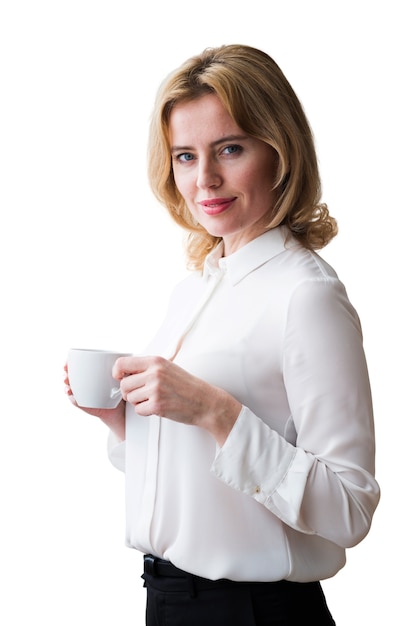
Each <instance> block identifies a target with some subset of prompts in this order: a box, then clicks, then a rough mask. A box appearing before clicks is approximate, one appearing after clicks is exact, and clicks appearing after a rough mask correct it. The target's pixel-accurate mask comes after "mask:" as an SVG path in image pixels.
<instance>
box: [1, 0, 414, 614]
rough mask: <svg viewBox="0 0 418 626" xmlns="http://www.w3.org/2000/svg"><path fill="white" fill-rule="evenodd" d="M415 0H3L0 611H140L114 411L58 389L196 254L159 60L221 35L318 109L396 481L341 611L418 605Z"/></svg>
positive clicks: (313, 117) (165, 62)
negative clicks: (188, 243) (81, 351)
mask: <svg viewBox="0 0 418 626" xmlns="http://www.w3.org/2000/svg"><path fill="white" fill-rule="evenodd" d="M414 4H415V3H414V2H413V1H412V0H411V2H408V1H406V0H396V2H395V1H393V2H387V1H385V0H380V1H377V0H376V2H373V1H370V0H350V1H341V2H340V1H338V0H334V1H331V0H330V1H328V2H327V1H326V0H322V1H321V0H312V1H311V0H306V1H305V2H303V1H299V0H291V1H289V0H286V1H285V2H282V1H281V0H275V1H271V0H258V1H257V2H249V1H247V0H212V1H211V2H206V3H201V2H196V1H193V2H190V1H189V0H183V1H182V2H173V1H172V0H170V1H166V2H161V1H159V0H157V1H155V2H151V1H149V2H145V3H144V2H142V1H141V0H137V1H133V0H131V1H130V0H71V1H70V0H61V1H60V0H49V1H48V0H33V1H31V0H26V1H25V0H3V2H2V4H1V8H0V90H1V97H0V203H1V204H0V207H1V222H0V228H1V230H0V241H1V243H0V255H1V258H0V267H1V296H2V299H1V325H0V333H1V337H0V367H1V376H0V380H1V385H2V388H1V430H0V433H1V452H0V477H1V491H0V501H1V510H0V516H1V517H0V522H1V532H0V573H1V581H0V584H1V601H0V622H1V623H2V624H4V625H5V626H15V625H19V626H21V625H23V624H29V623H35V622H36V623H38V622H39V623H42V624H43V625H44V626H50V625H51V626H52V625H54V626H56V625H57V624H59V625H60V626H67V625H70V624H71V625H72V624H79V625H81V626H84V625H90V624H100V625H101V626H107V625H113V624H115V623H118V624H123V625H124V626H134V625H137V624H142V623H143V611H144V599H145V595H144V591H143V589H142V587H141V580H140V573H141V556H140V555H139V554H136V553H135V552H134V551H132V550H129V549H127V548H125V546H124V494H123V476H122V474H120V473H119V472H117V470H115V469H114V468H113V467H112V466H111V465H110V464H109V462H108V460H107V456H106V449H105V445H106V431H105V428H104V427H103V426H102V425H101V424H100V423H98V422H96V421H95V419H94V418H92V417H89V416H87V415H85V414H83V413H82V412H79V411H77V410H76V409H74V408H73V407H72V406H71V405H70V404H69V402H68V401H67V399H66V397H65V396H64V393H63V383H62V378H63V371H62V367H63V364H64V362H65V359H66V353H67V349H68V348H69V347H71V346H73V347H76V346H83V347H87V346H88V347H102V348H114V349H121V350H130V351H138V350H140V349H141V347H142V346H143V345H144V344H145V343H146V342H147V341H148V339H149V338H150V336H151V335H152V333H153V332H154V330H155V328H156V326H157V325H158V323H159V321H160V319H161V317H162V315H163V313H164V310H165V304H166V301H167V297H168V294H169V292H170V291H171V288H172V286H173V285H174V283H175V282H177V280H178V279H179V278H180V277H182V276H183V275H184V273H185V268H184V258H183V251H182V233H181V232H179V230H178V228H177V227H176V226H174V225H173V224H172V223H171V221H170V219H169V217H168V216H167V215H166V214H165V212H164V210H163V209H162V208H161V207H160V206H159V205H157V204H156V202H155V200H154V199H153V198H152V197H151V195H150V192H149V191H148V186H147V180H146V171H145V153H146V138H147V128H148V117H149V113H150V110H151V107H152V102H153V99H154V95H155V91H156V89H157V86H158V85H159V83H160V81H161V80H162V78H163V77H164V76H165V75H166V74H167V73H168V72H169V71H171V69H173V68H174V67H177V66H178V65H179V64H180V63H181V62H182V61H183V60H185V59H186V58H187V57H188V56H190V55H192V54H194V53H197V52H200V51H201V50H202V49H203V48H205V47H207V46H212V45H219V44H222V43H246V44H250V45H254V46H257V47H260V48H262V49H264V50H265V51H266V52H268V53H270V54H271V55H272V56H273V57H274V58H275V59H276V60H277V61H278V63H279V65H281V67H282V69H283V70H284V72H285V74H286V75H287V77H288V78H289V80H290V82H291V83H292V85H293V86H294V88H295V90H296V92H297V93H298V95H299V97H300V99H301V100H302V102H303V104H304V106H305V108H306V111H307V114H308V117H309V119H310V122H311V124H312V126H313V129H314V132H315V135H316V140H317V147H318V154H319V158H320V166H321V172H322V178H323V187H324V194H323V198H324V200H325V201H326V202H327V203H328V204H329V206H330V209H331V212H332V213H333V214H334V215H335V216H336V217H337V219H338V221H339V225H340V235H339V236H338V238H337V239H336V240H335V241H334V242H333V243H332V244H330V246H329V247H328V248H326V249H325V250H324V251H323V256H324V257H325V258H326V259H327V260H328V261H330V262H331V263H332V264H333V265H334V266H335V268H336V269H337V271H338V273H339V275H340V277H341V279H342V280H343V282H344V283H345V284H346V286H347V290H348V293H349V296H350V298H351V300H352V301H353V303H354V305H355V306H356V308H357V310H358V311H359V314H360V317H361V319H362V323H363V329H364V334H365V347H366V351H367V356H368V361H369V367H370V376H371V380H372V386H373V393H374V402H375V414H376V432H377V444H378V457H377V475H378V479H379V482H380V483H381V486H382V500H381V504H380V506H379V508H378V511H377V513H376V516H375V520H374V524H373V527H372V530H371V533H370V534H369V536H368V537H367V538H366V540H365V541H364V542H363V543H362V544H361V545H360V546H358V547H356V548H354V549H353V550H350V551H349V553H348V564H347V566H346V568H345V569H344V570H343V571H342V572H341V573H340V574H338V575H337V576H336V577H335V578H334V579H332V580H330V581H326V582H325V583H324V589H325V592H326V594H327V598H328V602H329V605H330V608H331V610H332V612H333V614H334V617H335V618H336V621H337V625H338V626H353V624H355V625H356V626H366V625H370V624H381V623H383V622H384V623H390V624H412V623H416V622H415V621H414V620H416V612H415V610H414V605H415V602H416V599H415V596H416V591H415V581H414V573H412V571H411V570H410V568H409V563H412V565H413V566H414V565H415V563H416V559H417V550H416V541H415V537H416V530H415V515H414V510H415V503H414V500H415V493H416V464H415V463H414V456H415V437H416V434H417V426H416V420H417V411H416V402H415V396H416V393H415V389H416V381H415V373H416V350H417V341H416V340H417V337H416V330H415V326H416V319H417V308H416V304H415V295H416V293H414V292H416V286H417V279H416V268H417V263H416V258H415V253H414V249H415V246H416V231H415V224H416V221H415V213H416V210H417V193H416V169H417V163H416V145H417V124H416V111H417V107H418V102H417V96H416V58H417V57H416V55H417V46H416V29H415V18H414V17H413V6H414Z"/></svg>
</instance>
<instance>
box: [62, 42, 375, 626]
mask: <svg viewBox="0 0 418 626" xmlns="http://www.w3.org/2000/svg"><path fill="white" fill-rule="evenodd" d="M149 176H150V182H151V186H152V189H153V191H154V193H155V195H156V197H157V198H158V199H159V200H160V201H161V202H162V203H163V204H164V205H165V206H166V207H167V209H168V211H169V213H170V214H171V216H172V217H173V218H174V219H175V220H176V222H177V223H178V224H180V225H181V226H182V227H183V228H185V229H186V231H187V232H188V248H187V249H188V258H189V262H190V267H191V269H193V272H192V273H191V274H190V276H189V277H187V278H186V279H185V280H184V281H183V282H182V283H181V284H180V285H179V286H178V287H177V289H176V290H175V292H174V294H173V296H172V298H171V301H170V305H169V308H168V313H167V318H166V321H165V322H164V323H163V325H162V328H161V329H160V331H159V333H158V334H157V336H156V337H155V339H154V340H153V341H152V343H151V344H150V346H149V347H148V350H147V353H146V355H145V356H134V357H124V358H121V359H119V360H118V361H117V362H116V364H115V367H114V376H115V378H117V379H119V380H120V381H121V389H122V393H123V402H121V404H120V405H119V407H118V408H117V409H115V410H113V411H96V412H95V414H96V415H98V417H100V418H101V419H102V420H103V421H104V422H105V423H106V424H107V425H108V426H109V428H110V430H111V437H110V441H109V446H110V457H111V460H112V461H113V463H114V464H115V465H116V466H118V467H119V468H121V469H123V470H124V471H125V473H126V494H127V544H128V545H129V546H131V547H133V548H135V549H138V550H139V551H141V552H143V553H144V554H145V557H144V575H143V578H144V580H145V586H146V587H147V622H146V623H147V624H148V625H151V626H155V625H158V626H161V625H174V624H181V625H182V626H187V625H189V624H190V625H193V626H196V625H197V624H198V625H199V626H204V625H205V624H210V625H211V626H213V624H216V625H217V626H223V625H227V624H228V625H231V624H239V625H240V626H246V625H255V624H256V625H258V626H259V625H267V624H269V625H276V624H277V625H278V624H281V625H284V624H286V625H290V624H304V623H308V621H309V623H313V624H318V626H319V625H324V626H325V625H328V624H334V621H333V619H332V617H331V615H330V613H329V611H328V608H327V605H326V601H325V599H324V596H323V593H322V590H321V586H320V583H319V581H320V580H321V579H324V578H328V577H330V576H333V575H334V574H336V572H337V571H338V570H340V569H341V568H342V567H343V565H344V563H345V549H346V548H348V547H351V546H354V545H355V544H357V543H358V542H359V541H361V540H362V539H363V538H364V537H365V535H366V534H367V533H368V531H369V529H370V525H371V520H372V516H373V513H374V510H375V508H376V506H377V503H378V499H379V487H378V485H377V483H376V481H375V479H374V432H373V414H372V402H371V394H370V387H369V380H368V373H367V366H366V362H365V357H364V352H363V347H362V336H361V328H360V322H359V320H358V317H357V314H356V312H355V310H354V309H353V307H352V305H351V304H350V302H349V300H348V298H347V295H346V292H345V289H344V287H343V285H342V283H341V282H340V281H339V279H338V277H337V275H336V273H335V272H334V270H333V269H332V268H331V267H330V266H329V265H328V264H327V263H326V262H325V261H324V260H322V259H321V258H320V257H319V256H318V254H317V253H316V252H315V250H317V249H320V248H322V247H323V246H325V245H326V244H327V243H328V242H329V241H330V240H331V239H332V238H333V237H334V236H335V234H336V232H337V227H336V222H335V220H334V219H333V218H332V217H331V216H330V215H329V213H328V210H327V207H326V205H324V204H321V203H320V181H319V174H318V167H317V160H316V155H315V149H314V145H313V138H312V133H311V131H310V128H309V125H308V122H307V120H306V117H305V114H304V112H303V109H302V107H301V104H300V103H299V101H298V99H297V97H296V95H295V93H294V91H293V90H292V88H291V86H290V85H289V83H288V82H287V80H286V78H285V77H284V75H283V73H282V72H281V70H280V69H279V67H278V66H277V65H276V63H275V62H274V61H273V60H272V59H271V58H270V57H269V56H268V55H266V54H265V53H263V52H261V51H259V50H257V49H254V48H251V47H248V46H240V45H231V46H222V47H220V48H216V49H209V50H206V51H204V52H203V53H202V54H201V55H198V56H196V57H193V58H191V59H190V60H188V61H187V62H186V63H185V64H184V65H183V66H181V67H180V68H179V69H178V70H176V71H175V72H174V73H173V74H171V75H170V76H169V77H168V79H167V80H166V81H165V82H164V84H163V85H162V87H161V89H160V92H159V94H158V97H157V101H156V104H155V110H154V114H153V118H152V122H151V129H150V143H149ZM67 383H68V381H67ZM68 393H69V394H70V396H71V389H68ZM89 412H92V411H91V410H90V411H89Z"/></svg>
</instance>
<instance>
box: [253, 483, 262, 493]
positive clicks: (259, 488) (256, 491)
mask: <svg viewBox="0 0 418 626" xmlns="http://www.w3.org/2000/svg"><path fill="white" fill-rule="evenodd" d="M260 491H261V487H259V486H258V485H257V487H256V488H255V489H254V492H255V493H260Z"/></svg>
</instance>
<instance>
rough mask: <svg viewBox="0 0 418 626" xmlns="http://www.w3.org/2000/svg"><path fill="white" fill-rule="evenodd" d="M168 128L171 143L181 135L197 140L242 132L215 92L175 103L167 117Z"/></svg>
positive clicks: (175, 141) (176, 140)
mask: <svg viewBox="0 0 418 626" xmlns="http://www.w3.org/2000/svg"><path fill="white" fill-rule="evenodd" d="M168 129H169V135H170V141H171V143H172V144H173V143H178V140H179V139H180V138H182V137H184V138H186V137H190V138H194V139H195V140H198V139H204V138H207V137H209V136H214V137H215V136H216V138H219V137H222V136H223V135H230V134H231V133H242V132H243V131H242V130H241V129H240V127H239V126H238V125H237V124H236V122H235V121H234V119H233V118H232V117H231V115H230V114H229V113H228V111H227V110H226V109H225V107H224V105H223V104H222V102H221V100H220V99H219V98H218V96H216V95H215V94H208V95H205V96H201V97H200V98H198V99H196V100H189V101H187V102H181V103H179V104H176V105H175V106H174V107H173V110H172V111H171V114H170V117H169V124H168Z"/></svg>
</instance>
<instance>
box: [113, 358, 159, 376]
mask: <svg viewBox="0 0 418 626" xmlns="http://www.w3.org/2000/svg"><path fill="white" fill-rule="evenodd" d="M152 358H153V357H144V356H121V357H119V358H118V359H117V360H116V362H115V364H114V365H113V369H112V376H113V378H115V379H116V380H122V378H125V377H126V376H130V375H131V374H139V373H141V372H145V370H146V369H147V368H148V367H149V365H150V363H151V361H152Z"/></svg>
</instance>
